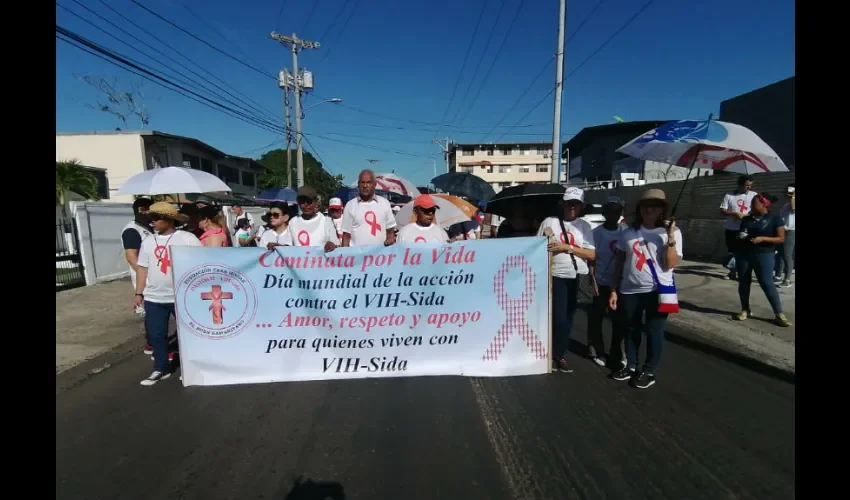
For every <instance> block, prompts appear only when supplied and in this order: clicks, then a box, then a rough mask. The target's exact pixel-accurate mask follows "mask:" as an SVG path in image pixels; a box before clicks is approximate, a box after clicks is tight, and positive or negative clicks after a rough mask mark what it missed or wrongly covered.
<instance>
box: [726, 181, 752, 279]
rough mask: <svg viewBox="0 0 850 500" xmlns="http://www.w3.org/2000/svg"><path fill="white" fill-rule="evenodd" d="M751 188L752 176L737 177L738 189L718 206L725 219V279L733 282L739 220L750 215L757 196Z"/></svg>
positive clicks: (735, 277) (728, 194) (735, 275)
mask: <svg viewBox="0 0 850 500" xmlns="http://www.w3.org/2000/svg"><path fill="white" fill-rule="evenodd" d="M752 187H753V177H752V176H750V175H742V176H740V177H738V189H737V190H735V191H734V192H732V193H727V194H726V195H725V196H724V197H723V202H722V203H721V204H720V213H721V214H723V215H724V216H725V217H726V218H725V219H724V222H723V229H724V230H725V234H726V249H727V250H728V251H729V254H728V255H727V256H726V260H725V262H724V263H723V265H725V266H726V267H727V268H728V269H729V274H728V275H727V276H726V278H725V279H733V280H734V279H737V278H738V277H737V273H736V271H735V254H736V253H737V252H738V248H739V246H740V245H739V241H740V240H739V238H738V232H739V230H740V227H741V219H743V218H744V217H746V216H748V215H750V210H751V207H752V204H753V198H754V197H755V196H756V195H757V194H758V193H756V192H755V191H753V190H752Z"/></svg>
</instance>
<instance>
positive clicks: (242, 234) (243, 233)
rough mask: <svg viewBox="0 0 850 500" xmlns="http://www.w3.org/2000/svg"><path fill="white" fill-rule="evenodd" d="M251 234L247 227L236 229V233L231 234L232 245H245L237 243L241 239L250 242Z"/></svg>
mask: <svg viewBox="0 0 850 500" xmlns="http://www.w3.org/2000/svg"><path fill="white" fill-rule="evenodd" d="M252 234H253V233H252V232H251V230H250V229H248V230H245V229H237V230H236V234H234V235H233V246H240V247H241V246H245V245H240V244H239V243H241V242H243V241H244V242H246V243H247V242H250V241H251V236H252Z"/></svg>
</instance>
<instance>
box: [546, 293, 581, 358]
mask: <svg viewBox="0 0 850 500" xmlns="http://www.w3.org/2000/svg"><path fill="white" fill-rule="evenodd" d="M577 305H578V280H576V279H575V278H552V359H554V360H556V361H557V360H558V359H561V358H563V357H566V355H567V351H568V350H569V348H570V336H571V334H572V331H573V318H574V317H575V312H576V306H577Z"/></svg>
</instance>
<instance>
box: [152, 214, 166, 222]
mask: <svg viewBox="0 0 850 500" xmlns="http://www.w3.org/2000/svg"><path fill="white" fill-rule="evenodd" d="M148 219H150V221H151V222H155V221H158V220H165V217H162V216H160V215H157V214H150V215H148Z"/></svg>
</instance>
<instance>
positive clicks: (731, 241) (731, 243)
mask: <svg viewBox="0 0 850 500" xmlns="http://www.w3.org/2000/svg"><path fill="white" fill-rule="evenodd" d="M739 234H740V231H738V230H735V231H732V230H729V229H727V230H726V231H725V233H724V236H725V238H726V250H727V252H728V253H727V254H726V258H725V259H723V265H724V266H726V267H727V268H728V269H729V274H735V272H736V271H735V265H734V264H730V263H731V262H732V260H733V259H734V258H735V254H736V253H738V248H739V247H740V246H741V239H740V238H738V235H739Z"/></svg>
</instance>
